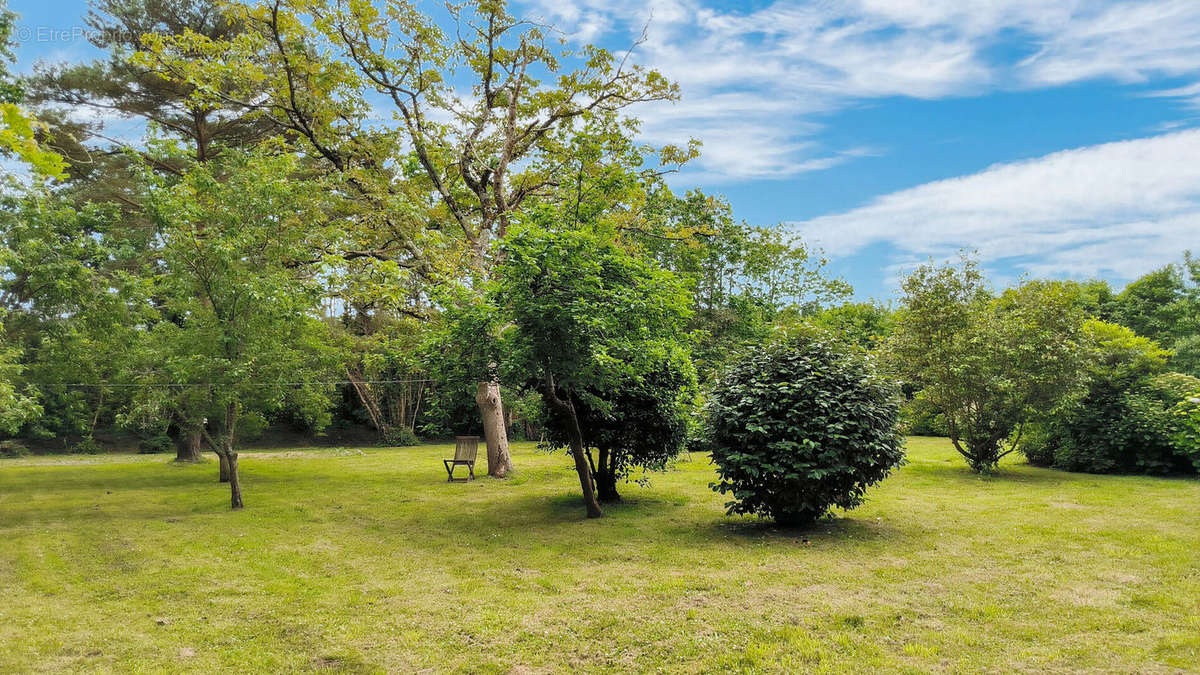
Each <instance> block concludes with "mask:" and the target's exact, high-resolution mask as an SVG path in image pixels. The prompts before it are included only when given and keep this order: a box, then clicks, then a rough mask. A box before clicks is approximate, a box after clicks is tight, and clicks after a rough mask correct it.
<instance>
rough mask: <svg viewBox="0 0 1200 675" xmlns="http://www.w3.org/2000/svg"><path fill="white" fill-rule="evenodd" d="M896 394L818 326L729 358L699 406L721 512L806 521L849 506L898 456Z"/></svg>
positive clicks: (779, 520)
mask: <svg viewBox="0 0 1200 675" xmlns="http://www.w3.org/2000/svg"><path fill="white" fill-rule="evenodd" d="M897 399H898V397H897V394H896V391H895V389H894V387H892V386H891V385H889V384H888V383H887V382H885V381H884V380H882V379H880V378H879V377H877V376H876V375H875V373H874V371H873V369H872V368H871V365H870V363H869V362H868V361H867V358H866V357H865V356H863V355H862V354H860V353H857V352H855V351H852V350H851V349H849V348H848V347H845V346H842V345H840V344H838V343H837V342H835V341H834V340H833V339H832V338H830V337H828V336H826V335H824V334H818V333H811V334H801V335H795V336H791V337H788V338H786V339H784V340H781V341H778V342H776V343H773V344H771V345H768V346H767V347H765V348H763V349H760V350H756V351H754V352H752V353H750V354H748V355H747V356H745V357H743V358H742V359H741V360H740V361H738V362H736V363H735V364H733V365H732V366H731V367H730V368H729V369H728V370H727V371H726V372H725V374H724V375H723V376H722V377H721V378H720V379H719V381H718V382H717V384H716V386H715V388H714V390H713V391H712V393H711V396H710V397H709V401H708V405H707V407H706V410H705V444H706V446H707V448H708V449H709V450H710V451H711V452H712V459H713V462H714V463H716V465H717V473H718V475H719V476H720V481H719V482H717V483H714V484H713V485H712V487H713V489H714V490H717V491H718V492H720V493H722V494H729V495H732V497H733V500H732V501H730V502H728V503H727V504H726V507H727V509H728V512H729V513H731V514H732V513H745V514H756V515H760V516H766V517H770V518H774V519H775V521H776V522H777V523H779V524H781V525H804V524H807V523H811V522H812V521H814V520H816V519H817V518H820V517H821V516H823V515H825V514H826V513H827V512H828V511H829V509H830V508H831V507H834V506H837V507H840V508H843V509H852V508H854V507H855V506H858V505H859V504H861V503H862V502H863V498H864V495H865V494H866V489H867V488H868V487H869V486H871V485H874V484H875V483H878V482H879V481H881V480H883V479H884V478H885V477H886V476H887V475H888V473H890V472H891V470H892V469H893V468H895V467H896V466H898V465H899V464H900V463H901V462H903V461H904V450H903V437H902V436H901V435H900V432H899V430H898V428H897V421H898V419H897V418H898V415H899V407H898V400H897Z"/></svg>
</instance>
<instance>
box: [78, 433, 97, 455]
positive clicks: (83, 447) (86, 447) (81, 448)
mask: <svg viewBox="0 0 1200 675" xmlns="http://www.w3.org/2000/svg"><path fill="white" fill-rule="evenodd" d="M102 452H104V449H103V448H101V447H100V444H99V443H97V442H96V439H94V438H92V437H91V436H84V437H83V438H81V439H80V440H79V442H78V443H76V444H74V445H72V446H71V454H73V455H99V454H100V453H102Z"/></svg>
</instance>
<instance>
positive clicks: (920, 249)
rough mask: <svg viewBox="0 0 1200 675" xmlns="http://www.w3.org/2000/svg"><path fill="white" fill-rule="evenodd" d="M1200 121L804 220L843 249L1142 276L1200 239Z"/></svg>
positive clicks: (1060, 272) (807, 230)
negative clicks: (884, 247)
mask: <svg viewBox="0 0 1200 675" xmlns="http://www.w3.org/2000/svg"><path fill="white" fill-rule="evenodd" d="M1198 156H1200V130H1194V129H1193V130H1188V131H1180V132H1175V133H1171V134H1165V135H1161V136H1154V137H1151V138H1143V139H1138V140H1131V141H1122V142H1117V143H1106V144H1103V145H1095V146H1090V147H1085V148H1080V149H1076V150H1066V151H1063V152H1057V153H1054V154H1051V155H1047V156H1045V157H1040V158H1038V159H1033V160H1029V161H1025V162H1017V163H1011V164H1000V165H996V166H993V167H990V168H988V169H986V170H984V171H981V172H979V173H976V174H972V175H969V176H963V177H960V178H953V179H949V180H942V181H937V182H933V183H927V184H924V185H920V186H917V187H914V188H910V189H907V190H902V191H899V192H895V193H892V194H889V195H885V196H883V197H880V198H878V199H876V200H874V201H873V202H871V203H870V204H867V205H865V206H863V207H860V208H857V209H854V210H851V211H848V212H845V213H841V214H836V215H829V216H823V217H820V218H814V219H812V220H808V221H804V222H800V223H795V224H794V226H795V228H796V229H797V230H798V231H799V232H800V233H801V234H803V235H804V236H805V237H806V238H807V239H809V240H810V241H812V242H814V243H816V244H818V245H821V246H823V247H824V248H825V249H826V251H827V252H829V253H830V254H832V255H849V254H852V253H854V252H856V251H859V250H861V249H862V248H864V247H866V246H868V245H871V244H874V243H881V242H882V243H888V244H890V245H891V246H892V247H893V248H894V249H895V251H896V252H897V255H899V256H901V257H903V258H907V259H912V258H923V257H927V256H932V257H935V258H944V257H946V256H948V255H952V254H953V253H954V252H955V251H957V250H959V249H962V248H967V249H975V250H978V251H979V254H980V256H981V257H982V258H983V259H984V260H985V261H992V262H996V261H1005V262H1007V263H1009V264H1012V265H1013V266H1015V267H1017V268H1018V269H1023V270H1026V271H1028V272H1030V273H1032V274H1035V275H1041V276H1056V277H1058V276H1074V277H1081V276H1092V275H1102V276H1113V277H1117V278H1131V277H1134V276H1137V275H1138V274H1141V273H1143V272H1145V271H1146V270H1148V269H1150V268H1151V267H1153V266H1155V265H1158V264H1161V263H1162V261H1164V260H1169V259H1172V258H1175V257H1178V256H1179V254H1180V253H1181V252H1182V251H1183V250H1184V249H1187V248H1193V249H1195V248H1200V162H1196V161H1195V158H1196V157H1198Z"/></svg>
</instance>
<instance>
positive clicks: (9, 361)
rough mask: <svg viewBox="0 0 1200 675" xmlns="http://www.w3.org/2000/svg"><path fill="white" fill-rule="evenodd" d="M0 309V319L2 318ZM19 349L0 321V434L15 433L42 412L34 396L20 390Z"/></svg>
mask: <svg viewBox="0 0 1200 675" xmlns="http://www.w3.org/2000/svg"><path fill="white" fill-rule="evenodd" d="M3 318H4V315H3V310H0V319H3ZM20 355H21V354H20V351H19V350H18V349H17V348H16V347H15V346H12V345H9V344H8V341H7V340H6V339H5V337H4V326H3V323H0V434H15V433H16V432H17V430H18V429H20V428H21V427H22V426H24V425H25V424H26V423H27V422H29V421H31V420H33V419H35V418H37V417H38V416H39V415H41V413H42V408H41V406H40V405H38V402H37V399H36V397H35V396H30V395H28V394H27V393H24V392H22V391H21V390H20V384H19V376H20V374H21V364H20V362H19V361H18V357H20Z"/></svg>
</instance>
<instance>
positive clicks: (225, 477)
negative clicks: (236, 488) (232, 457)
mask: <svg viewBox="0 0 1200 675" xmlns="http://www.w3.org/2000/svg"><path fill="white" fill-rule="evenodd" d="M217 457H218V458H219V459H220V460H221V478H220V482H222V483H228V482H229V458H228V457H226V456H225V454H224V453H221V452H218V453H217Z"/></svg>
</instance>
